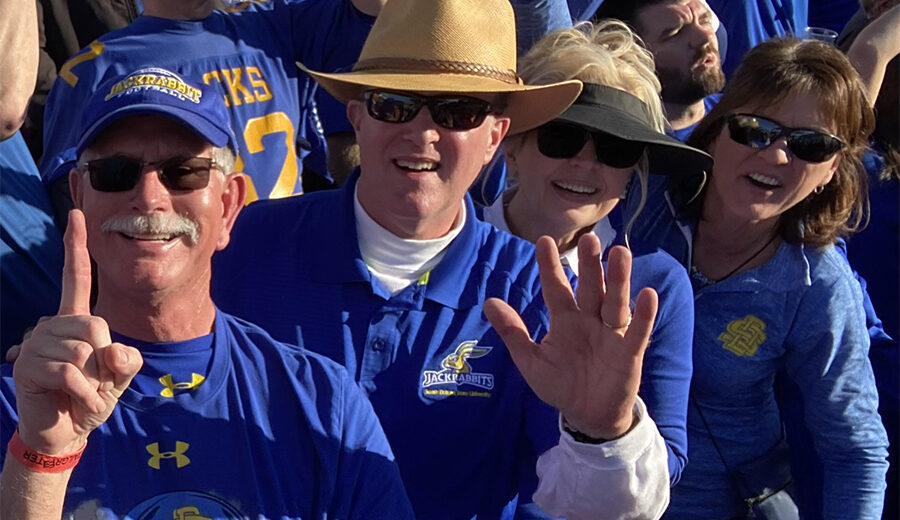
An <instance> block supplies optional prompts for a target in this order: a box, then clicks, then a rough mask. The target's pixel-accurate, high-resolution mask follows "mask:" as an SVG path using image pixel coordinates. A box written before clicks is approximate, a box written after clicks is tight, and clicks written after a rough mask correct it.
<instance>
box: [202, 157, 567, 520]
mask: <svg viewBox="0 0 900 520" xmlns="http://www.w3.org/2000/svg"><path fill="white" fill-rule="evenodd" d="M357 175H358V174H354V176H352V177H351V178H350V179H349V180H348V182H347V185H346V186H345V187H344V188H343V189H342V190H334V191H329V192H317V193H312V194H307V195H304V196H302V197H295V198H290V199H282V200H270V201H263V202H260V203H256V204H252V205H250V206H248V207H247V208H246V210H245V211H244V212H243V213H242V214H241V215H240V217H239V218H238V221H237V223H236V226H235V229H234V232H233V233H232V243H231V245H230V246H229V247H228V248H227V249H226V250H224V251H223V252H221V253H219V254H217V255H216V257H215V258H214V264H213V297H214V299H215V301H216V302H217V303H218V304H219V305H221V306H222V307H223V308H224V309H227V310H228V311H229V312H232V313H234V314H236V315H238V316H242V317H245V318H248V319H250V320H253V321H254V322H256V323H259V324H260V325H261V326H262V327H264V328H266V329H267V330H268V331H269V332H270V333H271V334H272V335H273V336H275V337H276V338H277V339H280V340H283V341H295V342H296V341H298V340H301V339H302V341H303V343H304V344H305V345H306V346H307V348H312V349H315V350H316V351H317V352H319V353H322V354H324V355H326V356H328V357H330V358H332V359H334V360H336V361H338V362H339V363H341V364H343V365H345V366H346V367H347V368H348V370H349V371H350V373H351V374H353V375H354V376H355V377H356V379H357V381H358V382H359V384H360V385H361V386H362V387H363V388H364V389H365V391H366V392H367V393H368V395H369V399H370V400H371V401H372V405H373V406H374V408H375V411H376V413H377V414H378V417H379V419H380V420H381V423H382V426H383V427H384V429H385V433H386V434H387V437H388V440H389V441H390V443H391V446H392V448H393V451H394V454H395V456H396V458H397V463H398V465H399V466H400V472H401V474H402V476H403V481H404V484H405V486H406V489H407V492H408V493H409V496H410V500H411V501H412V504H413V509H414V510H415V512H416V516H417V518H438V519H441V518H457V519H458V518H473V517H477V518H511V516H512V513H513V511H514V510H515V508H516V499H517V495H518V502H519V507H520V510H521V509H522V508H525V507H528V506H527V505H525V504H524V503H525V502H530V501H531V494H532V492H533V490H534V489H535V488H536V481H537V479H536V476H535V462H536V459H537V456H538V455H540V454H541V453H543V452H544V451H545V450H547V449H549V448H550V447H552V446H553V445H555V444H556V443H557V442H558V440H559V430H558V428H557V418H558V412H557V411H556V410H554V409H553V408H551V407H549V406H547V405H546V404H544V403H542V402H541V401H540V400H538V399H537V397H536V396H535V395H534V394H533V392H532V391H531V390H530V389H529V387H528V386H527V384H526V383H525V381H524V380H523V379H522V377H521V375H520V374H519V372H518V370H517V369H516V367H515V365H514V364H513V362H512V360H511V358H510V356H509V353H508V352H507V350H506V347H505V346H504V344H503V342H502V341H501V340H500V338H499V337H498V335H497V333H496V332H495V331H494V330H493V328H492V327H491V325H490V323H489V322H488V321H487V319H486V318H485V317H484V314H483V313H482V309H483V305H484V301H485V300H486V299H487V298H489V297H497V298H501V299H503V300H505V301H506V302H508V303H509V304H510V305H511V306H512V307H513V308H514V309H515V310H516V311H517V312H518V313H519V314H520V315H521V316H522V317H523V319H524V321H525V323H526V326H527V327H528V330H529V331H530V333H531V335H532V337H533V338H535V339H540V338H541V337H543V335H544V334H545V333H546V331H547V328H548V326H549V318H548V314H547V311H546V308H545V306H544V303H543V298H542V296H541V293H540V285H539V279H538V269H537V264H536V262H535V258H534V247H533V246H532V245H531V244H530V243H528V242H526V241H524V240H521V239H518V238H516V237H513V236H511V235H509V234H507V233H503V232H501V231H499V230H497V229H496V228H494V227H493V226H491V225H489V224H486V223H484V222H481V221H479V220H477V219H476V218H474V217H472V215H474V214H475V211H474V207H473V206H472V202H471V200H469V199H468V198H467V199H466V205H467V215H469V216H470V217H469V218H467V219H466V222H465V224H464V225H463V229H462V230H461V232H460V234H459V235H458V236H457V238H456V239H455V240H454V241H453V242H452V243H451V244H450V245H449V246H448V249H447V252H446V254H445V256H444V258H443V260H442V261H441V262H440V263H439V264H438V265H437V266H436V267H435V268H434V269H433V270H432V271H430V272H429V273H427V274H426V275H424V276H423V277H422V278H421V279H420V280H419V281H418V283H415V284H413V285H411V286H409V287H407V288H406V289H404V290H402V291H401V292H399V293H397V294H396V295H394V296H391V294H390V293H389V292H388V291H387V290H386V289H385V288H384V287H383V286H382V285H381V283H380V282H378V281H377V280H375V279H374V278H373V277H372V276H371V274H370V273H369V270H368V269H367V267H366V265H365V263H364V262H363V260H362V258H361V255H360V251H359V246H358V239H357V235H356V223H355V218H354V213H353V192H354V191H353V190H354V189H355V186H356V179H357V178H358V177H357Z"/></svg>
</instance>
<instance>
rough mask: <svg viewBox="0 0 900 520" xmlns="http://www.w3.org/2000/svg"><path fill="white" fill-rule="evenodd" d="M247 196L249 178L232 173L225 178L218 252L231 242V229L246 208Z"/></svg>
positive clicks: (241, 174) (238, 173) (217, 245)
mask: <svg viewBox="0 0 900 520" xmlns="http://www.w3.org/2000/svg"><path fill="white" fill-rule="evenodd" d="M246 196H247V176H246V175H244V174H243V173H240V172H235V173H230V174H228V175H227V176H226V177H225V186H224V189H223V190H222V220H223V226H222V234H221V236H220V237H219V241H218V243H217V244H216V250H217V251H221V250H222V249H225V246H227V245H228V242H229V241H231V229H232V228H233V227H234V222H235V220H237V217H238V214H240V212H241V209H243V208H244V199H245V198H246Z"/></svg>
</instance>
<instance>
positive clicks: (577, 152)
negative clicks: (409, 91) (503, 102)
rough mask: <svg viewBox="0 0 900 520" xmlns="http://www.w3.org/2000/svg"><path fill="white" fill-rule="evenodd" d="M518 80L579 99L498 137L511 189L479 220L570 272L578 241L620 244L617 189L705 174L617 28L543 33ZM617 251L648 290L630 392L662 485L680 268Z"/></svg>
mask: <svg viewBox="0 0 900 520" xmlns="http://www.w3.org/2000/svg"><path fill="white" fill-rule="evenodd" d="M519 74H520V75H521V76H522V78H523V79H524V81H525V82H526V83H528V84H547V83H553V82H556V81H561V80H565V79H579V80H581V81H583V82H584V84H585V85H584V90H583V91H582V94H581V96H580V97H579V99H578V100H577V101H576V102H575V104H573V105H572V106H571V107H570V108H569V109H567V110H566V111H565V112H564V113H563V114H561V115H560V116H558V117H557V118H556V119H555V120H553V121H551V122H550V123H546V124H544V125H542V126H540V127H538V128H536V129H534V130H531V131H528V132H525V133H522V134H518V135H515V136H512V137H508V138H507V139H506V141H505V142H504V146H505V160H506V166H507V168H508V172H509V174H510V176H511V177H512V178H513V179H514V186H513V187H511V188H510V189H508V190H507V191H506V192H504V194H503V196H502V197H501V198H500V199H498V200H497V201H496V202H495V203H494V204H493V205H492V206H490V207H488V208H485V210H484V212H483V216H484V219H485V220H486V221H488V222H490V223H492V224H494V225H495V226H497V227H499V228H501V229H505V230H507V231H510V232H511V233H513V234H515V235H518V236H520V237H522V238H525V239H526V240H529V241H531V242H534V241H536V240H537V239H538V238H539V237H541V236H543V235H547V236H550V237H551V238H553V240H554V241H555V242H556V244H557V247H558V249H559V253H560V256H561V257H562V259H563V262H564V263H565V264H566V265H568V266H569V267H570V268H571V269H572V271H573V272H574V273H575V274H577V273H578V260H577V258H578V256H577V247H576V244H577V243H578V239H579V238H580V237H581V236H582V235H585V234H588V233H594V234H596V235H597V236H598V237H599V238H600V241H601V243H602V245H603V248H604V254H605V253H606V252H607V251H608V250H609V248H610V247H611V246H612V245H615V244H627V242H628V241H627V239H626V235H627V233H626V229H627V226H624V225H623V223H622V222H621V218H620V216H619V212H618V211H617V205H618V202H619V200H620V198H621V197H622V195H623V193H624V192H625V190H626V188H627V186H628V184H629V182H632V180H633V179H636V180H637V181H636V182H640V183H641V185H642V186H646V180H647V173H648V171H649V170H650V169H652V170H653V171H654V172H657V171H658V172H665V173H672V174H682V173H684V174H689V173H690V174H693V173H697V172H699V171H701V170H704V169H709V168H710V167H711V160H710V158H709V156H707V155H706V154H705V153H703V152H700V151H698V150H695V149H693V148H690V147H688V146H685V145H684V144H682V143H680V142H679V141H676V140H674V139H671V138H669V137H667V136H666V135H665V134H664V133H663V132H662V129H663V125H664V122H665V118H664V116H663V113H662V106H661V103H660V98H659V91H660V85H659V81H658V80H657V79H656V76H655V74H654V66H653V58H652V56H651V55H650V53H649V52H647V51H646V50H645V49H644V48H643V47H642V46H641V44H640V42H639V40H638V39H637V38H636V37H635V36H634V34H633V33H632V32H631V31H630V30H629V29H628V28H627V27H626V26H625V25H624V24H622V23H620V22H614V21H607V22H603V23H601V24H598V25H592V24H590V23H583V24H579V25H578V26H576V27H574V28H571V29H565V30H562V31H558V32H555V33H552V34H550V35H548V36H547V37H545V38H544V39H542V40H541V41H539V42H538V43H536V44H535V45H534V47H532V49H531V50H530V51H529V52H528V54H526V55H525V56H524V57H522V59H521V60H520V65H519ZM628 245H629V246H630V248H631V249H632V251H633V254H634V268H633V270H632V279H631V286H632V287H635V288H638V287H652V288H654V289H656V291H657V292H658V293H659V297H660V310H659V314H658V317H657V321H656V325H655V327H654V330H653V336H652V341H651V343H650V346H649V347H648V349H647V352H646V354H645V357H644V369H643V377H642V380H641V390H640V395H641V398H642V399H643V400H644V402H645V403H646V404H647V408H648V411H649V413H650V415H651V416H652V417H653V419H654V421H655V422H656V424H657V426H658V427H659V430H660V432H661V433H662V436H663V438H664V439H665V441H666V445H667V450H668V455H669V458H668V462H669V474H670V481H671V483H672V484H674V483H675V482H677V481H678V478H679V476H680V474H681V470H682V469H683V468H684V465H685V463H686V461H687V441H686V439H687V436H686V431H685V420H686V413H687V402H688V390H689V383H690V378H691V331H692V327H693V318H694V317H693V301H692V299H691V288H690V283H689V280H688V277H687V274H686V272H685V270H684V269H683V268H682V267H681V266H680V265H679V264H678V263H677V262H676V261H675V260H674V259H672V258H671V257H669V256H668V255H667V254H665V253H662V252H649V251H644V250H643V249H642V248H641V247H640V245H639V244H628ZM634 297H635V295H634V294H633V295H632V298H634ZM618 325H621V324H609V326H613V327H615V326H618Z"/></svg>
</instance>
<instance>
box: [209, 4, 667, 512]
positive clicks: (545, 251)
mask: <svg viewBox="0 0 900 520" xmlns="http://www.w3.org/2000/svg"><path fill="white" fill-rule="evenodd" d="M515 56H516V46H515V28H514V22H513V12H512V9H511V8H510V5H509V2H508V1H507V0H429V1H423V0H391V1H389V2H388V3H387V4H386V6H385V7H384V9H383V10H382V12H381V14H380V16H379V18H378V19H377V20H376V22H375V25H374V26H373V28H372V32H371V33H370V35H369V37H368V39H367V40H366V43H365V46H364V47H363V51H362V53H361V55H360V60H359V62H358V63H357V64H356V66H355V68H354V70H353V71H352V72H349V73H344V74H321V73H317V72H314V71H309V70H307V69H306V68H305V67H302V65H301V68H304V70H306V71H307V72H309V73H310V74H311V75H312V76H313V77H314V78H315V79H316V80H317V81H318V82H319V83H320V85H322V86H323V88H325V89H326V90H327V91H328V92H330V93H331V94H332V95H334V96H335V97H336V98H337V99H340V100H342V101H343V102H345V103H346V104H347V114H348V116H349V119H350V121H351V122H352V124H353V127H354V129H355V131H356V135H357V139H358V142H359V146H360V157H361V166H360V168H359V170H358V172H356V173H355V174H354V175H352V176H351V178H350V179H349V180H348V182H347V184H346V186H345V187H344V189H343V190H341V191H332V192H325V193H314V194H309V195H304V196H303V197H298V198H292V199H282V200H277V201H265V202H262V203H258V204H253V205H250V206H249V207H248V208H247V209H246V210H245V212H244V213H243V214H242V215H241V217H240V218H239V219H238V221H237V223H236V227H235V231H234V233H233V235H232V237H233V240H232V245H231V246H230V247H229V248H228V249H227V250H225V251H223V252H222V253H221V254H220V255H219V256H217V258H216V261H215V263H214V267H213V272H214V275H213V297H214V299H215V301H216V302H217V304H218V305H220V306H221V307H222V308H223V309H226V310H227V311H228V312H232V313H234V314H237V315H238V316H242V317H244V318H247V319H250V320H251V321H254V322H256V323H258V324H260V325H261V326H262V327H263V328H266V329H267V330H268V331H269V332H270V333H271V334H272V335H273V336H274V337H275V338H277V339H279V340H282V341H288V342H297V343H301V344H303V345H304V346H306V348H310V349H314V350H316V351H317V352H320V353H322V354H325V355H326V356H328V357H331V358H332V359H335V360H336V361H339V362H340V363H342V364H344V365H345V366H346V367H347V368H348V370H349V372H350V373H351V374H353V375H355V377H356V379H357V381H358V382H359V384H360V386H361V387H362V388H363V389H364V390H365V391H366V392H367V394H368V396H369V399H370V400H371V401H372V404H373V406H374V408H375V411H376V413H377V414H378V416H379V419H380V420H381V422H382V425H383V427H384V429H385V433H386V434H387V436H388V440H389V441H390V443H391V446H392V449H393V450H394V453H395V456H396V460H397V463H398V465H399V466H400V470H401V474H402V476H403V480H404V485H405V486H406V490H407V492H408V494H409V497H410V500H411V502H412V504H413V508H414V510H415V512H416V516H417V518H425V519H432V518H441V519H443V518H448V519H449V518H466V519H469V518H479V519H481V518H513V517H519V518H521V517H525V516H541V515H545V514H546V513H550V514H553V515H559V516H566V517H568V518H655V517H658V516H659V515H660V514H662V511H663V510H664V509H665V507H666V504H667V502H668V472H667V465H666V455H665V447H664V445H663V442H662V439H661V437H660V436H659V433H658V431H657V430H656V427H655V425H654V424H653V422H652V419H650V417H648V416H647V414H646V411H645V408H644V405H643V403H641V401H640V399H639V398H638V397H637V389H638V384H639V380H640V372H641V359H642V356H643V352H644V349H645V348H646V345H647V341H648V337H649V333H650V330H651V327H652V324H653V321H654V318H655V314H656V305H657V300H656V293H655V292H654V291H652V290H651V289H645V290H644V291H643V292H642V293H641V294H640V296H639V297H638V298H637V300H636V302H635V303H634V305H633V314H632V313H631V311H630V310H629V296H628V294H629V286H628V280H629V272H630V267H631V263H630V256H629V253H628V252H627V250H625V249H624V248H615V249H614V250H613V252H612V254H611V255H610V260H609V273H608V274H607V276H606V277H605V280H606V281H605V283H604V276H603V271H602V268H601V266H600V262H599V251H600V245H599V243H598V242H597V240H596V239H595V238H591V237H584V238H583V243H582V244H581V245H580V247H579V251H580V252H581V254H582V257H581V258H580V264H581V277H580V283H579V287H578V292H577V296H574V297H573V295H572V291H571V289H570V286H569V281H568V279H567V278H566V275H565V274H564V272H563V270H562V268H561V266H560V264H559V260H558V255H557V253H556V250H555V247H554V246H553V245H552V242H551V241H549V240H548V239H547V238H546V237H544V240H542V241H539V242H538V247H537V250H535V248H534V247H533V246H531V245H530V244H528V243H526V242H524V241H521V240H518V239H516V238H515V237H512V236H511V235H509V234H506V233H502V232H500V231H498V230H497V229H495V228H493V227H491V226H489V225H487V224H484V223H482V222H480V221H478V220H476V219H475V218H474V209H473V206H472V203H471V200H470V199H468V198H467V197H466V195H465V193H466V190H467V189H468V187H469V185H470V184H471V183H472V181H473V180H474V179H475V177H476V176H477V175H478V172H479V170H480V169H481V168H482V166H484V164H486V163H487V162H488V161H489V160H490V159H491V157H492V155H493V154H494V151H495V150H496V148H497V146H498V145H499V144H500V141H501V140H502V139H503V137H504V136H505V135H506V134H507V133H508V132H521V131H525V130H528V129H530V128H534V127H536V126H538V125H540V124H542V123H543V122H545V121H548V120H550V119H552V118H553V117H555V116H556V115H557V114H559V113H560V112H561V111H563V110H564V109H565V108H566V107H567V106H568V105H569V104H571V102H572V101H573V100H574V99H575V98H576V97H577V96H578V94H579V92H580V88H581V85H580V83H579V82H577V81H569V82H563V83H557V84H553V85H546V86H540V87H537V86H535V87H529V86H526V85H523V84H522V83H521V81H520V80H519V78H518V77H517V76H516V74H515V67H516V62H515ZM536 258H537V263H536V261H535V259H536ZM538 264H539V265H540V268H538ZM542 287H543V289H542ZM545 301H546V305H545ZM548 309H549V311H548ZM538 457H540V460H538ZM535 490H536V491H535ZM535 504H537V505H538V506H540V508H541V509H543V511H542V510H541V509H538V507H537V506H536V505H535Z"/></svg>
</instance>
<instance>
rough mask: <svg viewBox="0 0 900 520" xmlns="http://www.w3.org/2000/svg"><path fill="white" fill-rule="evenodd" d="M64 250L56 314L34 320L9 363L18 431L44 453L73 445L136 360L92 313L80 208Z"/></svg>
mask: <svg viewBox="0 0 900 520" xmlns="http://www.w3.org/2000/svg"><path fill="white" fill-rule="evenodd" d="M65 255H66V256H65V265H64V267H63V284H62V297H61V298H60V303H59V313H58V314H57V316H54V317H52V318H50V319H47V320H43V321H41V322H40V323H38V325H37V326H36V327H35V328H34V330H33V331H32V333H31V335H30V336H29V337H28V339H26V340H25V341H24V342H23V343H22V347H21V350H20V352H19V355H18V359H17V360H16V362H15V365H14V367H13V379H14V381H15V385H16V406H17V409H18V413H19V436H20V437H21V438H22V441H23V442H24V443H25V444H26V445H27V446H29V447H31V448H32V449H34V450H37V451H38V452H40V453H44V454H47V455H57V454H68V453H74V452H76V451H78V450H79V449H80V448H81V447H82V446H83V445H84V443H85V440H86V439H87V436H88V434H89V433H90V432H91V431H93V430H94V428H96V427H97V426H99V425H100V424H102V423H103V422H104V421H106V419H107V418H108V417H109V415H110V414H111V413H112V410H113V408H114V407H115V405H116V403H117V402H118V399H119V397H120V396H121V395H122V392H123V391H124V390H125V388H126V387H128V384H129V383H130V382H131V379H132V378H133V377H134V375H135V374H136V373H137V372H138V370H140V367H141V364H142V360H141V355H140V352H138V350H137V349H134V348H132V347H128V346H125V345H122V344H120V343H112V340H111V338H110V334H109V326H108V325H107V324H106V321H104V320H103V319H102V318H99V317H96V316H91V315H90V295H91V264H90V258H89V256H88V251H87V230H86V227H85V222H84V215H83V214H82V213H81V211H79V210H73V211H72V212H70V213H69V226H68V229H67V230H66V235H65Z"/></svg>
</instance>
